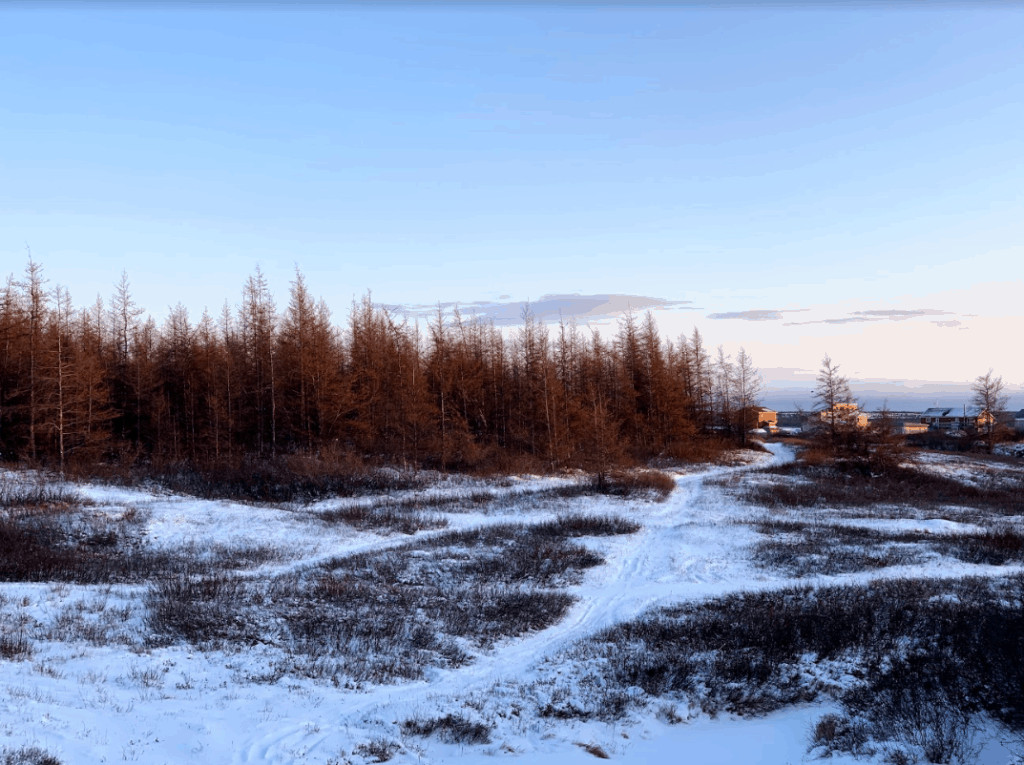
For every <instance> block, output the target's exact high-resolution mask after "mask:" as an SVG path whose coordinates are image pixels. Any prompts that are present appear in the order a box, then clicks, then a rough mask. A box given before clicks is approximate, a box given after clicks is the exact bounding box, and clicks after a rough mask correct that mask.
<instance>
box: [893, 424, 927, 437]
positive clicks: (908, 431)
mask: <svg viewBox="0 0 1024 765" xmlns="http://www.w3.org/2000/svg"><path fill="white" fill-rule="evenodd" d="M927 432H928V425H927V424H926V423H923V422H912V421H910V420H904V421H903V422H901V423H900V433H902V434H903V435H905V436H913V435H917V434H918V433H927Z"/></svg>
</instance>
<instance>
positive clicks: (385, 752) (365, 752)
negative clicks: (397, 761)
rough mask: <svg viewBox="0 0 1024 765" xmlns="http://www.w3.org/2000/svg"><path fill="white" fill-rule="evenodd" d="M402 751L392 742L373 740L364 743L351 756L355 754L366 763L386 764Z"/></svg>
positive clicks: (382, 739) (383, 739) (380, 739)
mask: <svg viewBox="0 0 1024 765" xmlns="http://www.w3.org/2000/svg"><path fill="white" fill-rule="evenodd" d="M401 749H402V747H401V746H399V745H398V744H397V743H396V742H394V741H389V740H388V739H386V738H375V739H373V740H372V741H366V742H364V743H362V744H360V745H359V746H357V747H356V748H355V749H354V750H352V753H353V754H357V755H359V756H360V757H362V758H364V759H365V760H366V761H368V762H387V761H388V760H390V759H391V758H392V757H394V756H395V755H396V754H398V752H400V751H401Z"/></svg>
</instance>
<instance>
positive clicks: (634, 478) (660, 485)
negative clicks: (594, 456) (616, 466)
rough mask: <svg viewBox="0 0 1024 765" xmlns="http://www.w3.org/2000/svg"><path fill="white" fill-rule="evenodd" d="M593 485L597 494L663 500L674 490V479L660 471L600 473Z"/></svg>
mask: <svg viewBox="0 0 1024 765" xmlns="http://www.w3.org/2000/svg"><path fill="white" fill-rule="evenodd" d="M593 485H594V490H595V491H596V492H597V493H598V494H610V495H612V496H616V497H631V496H650V497H653V498H655V499H658V500H665V499H666V498H667V497H668V495H669V494H671V493H672V491H673V490H674V489H675V488H676V482H675V479H673V478H672V476H670V475H669V474H668V473H663V472H661V471H660V470H629V471H625V470H613V471H608V472H604V471H602V472H599V473H597V474H595V476H594V479H593Z"/></svg>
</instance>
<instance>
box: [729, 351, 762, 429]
mask: <svg viewBox="0 0 1024 765" xmlns="http://www.w3.org/2000/svg"><path fill="white" fill-rule="evenodd" d="M732 375H733V376H732V389H733V395H734V398H735V404H736V412H737V415H738V418H739V430H740V443H741V444H743V445H744V446H746V443H747V431H748V430H749V429H750V428H752V427H757V418H756V416H753V415H754V414H755V412H754V409H755V407H756V406H757V402H758V401H759V400H760V398H761V394H762V393H763V392H764V381H763V380H762V379H761V374H760V373H759V372H758V371H757V367H755V366H754V362H753V360H752V359H751V358H750V354H748V353H747V351H746V349H745V348H740V351H739V353H738V354H736V362H735V363H734V364H733V367H732Z"/></svg>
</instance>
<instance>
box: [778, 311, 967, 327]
mask: <svg viewBox="0 0 1024 765" xmlns="http://www.w3.org/2000/svg"><path fill="white" fill-rule="evenodd" d="M952 313H953V311H942V310H939V309H938V308H909V309H908V308H886V309H876V310H870V311H853V312H852V313H849V314H847V315H846V316H843V317H841V318H837V319H814V320H812V321H790V322H786V324H785V325H784V326H787V327H799V326H803V325H805V324H862V323H866V322H872V321H906V320H907V319H918V318H921V317H922V316H949V315H951V314H952ZM932 323H933V324H939V325H941V326H955V325H954V324H948V323H946V322H937V321H935V322H932ZM957 324H959V322H957Z"/></svg>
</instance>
